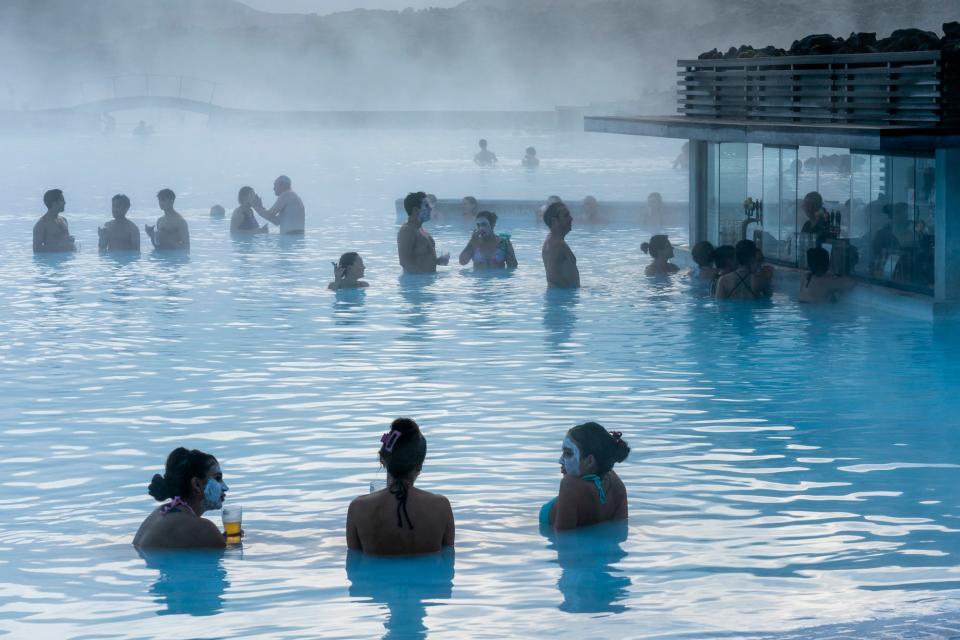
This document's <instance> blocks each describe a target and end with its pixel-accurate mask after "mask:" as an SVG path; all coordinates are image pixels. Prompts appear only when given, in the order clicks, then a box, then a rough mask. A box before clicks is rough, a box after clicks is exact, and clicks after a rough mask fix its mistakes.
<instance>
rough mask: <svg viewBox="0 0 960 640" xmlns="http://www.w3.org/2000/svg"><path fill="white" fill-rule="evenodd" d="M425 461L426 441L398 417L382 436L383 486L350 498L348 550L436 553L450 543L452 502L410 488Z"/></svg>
mask: <svg viewBox="0 0 960 640" xmlns="http://www.w3.org/2000/svg"><path fill="white" fill-rule="evenodd" d="M426 457H427V439H426V438H425V437H424V436H423V434H422V433H420V427H419V426H418V425H417V423H416V422H414V421H413V420H411V419H410V418H397V419H396V420H394V421H393V424H391V425H390V431H389V432H388V433H385V434H383V436H381V438H380V464H381V465H383V467H384V468H385V469H386V470H387V486H386V488H384V489H381V490H379V491H373V488H372V486H371V493H370V494H369V495H365V496H360V497H358V498H354V500H353V502H351V503H350V508H349V510H348V511H347V547H348V548H349V549H352V550H356V551H364V552H366V553H371V554H376V555H412V554H420V553H436V552H437V551H440V550H441V549H442V548H443V547H445V546H450V545H452V544H453V536H454V524H453V510H452V509H451V508H450V501H449V500H447V499H446V498H445V497H444V496H442V495H439V494H436V493H430V492H428V491H423V490H422V489H417V488H415V487H414V486H413V483H414V482H416V480H417V477H418V476H419V475H420V471H421V470H422V469H423V461H424V459H425V458H426Z"/></svg>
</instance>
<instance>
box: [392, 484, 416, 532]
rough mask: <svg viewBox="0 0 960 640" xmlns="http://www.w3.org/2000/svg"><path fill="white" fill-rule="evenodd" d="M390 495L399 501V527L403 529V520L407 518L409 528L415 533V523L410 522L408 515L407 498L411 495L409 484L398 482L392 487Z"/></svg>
mask: <svg viewBox="0 0 960 640" xmlns="http://www.w3.org/2000/svg"><path fill="white" fill-rule="evenodd" d="M390 493H392V494H393V497H395V498H396V499H397V526H398V527H400V528H401V529H403V518H406V519H407V526H408V527H410V530H411V531H413V523H412V522H410V514H409V513H407V498H408V497H409V495H410V492H409V490H408V489H407V484H406V483H405V482H403V481H402V480H398V481H397V482H395V483H393V486H392V487H390ZM401 514H402V515H401Z"/></svg>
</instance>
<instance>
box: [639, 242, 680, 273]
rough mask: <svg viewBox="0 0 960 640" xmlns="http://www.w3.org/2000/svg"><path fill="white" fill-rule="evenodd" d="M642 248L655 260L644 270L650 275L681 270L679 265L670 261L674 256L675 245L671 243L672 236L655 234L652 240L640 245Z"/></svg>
mask: <svg viewBox="0 0 960 640" xmlns="http://www.w3.org/2000/svg"><path fill="white" fill-rule="evenodd" d="M640 250H641V251H643V252H644V253H646V254H649V255H650V257H651V258H653V262H651V263H650V264H648V265H647V268H646V270H645V271H644V273H646V274H647V275H648V276H664V275H668V274H671V273H676V272H677V271H679V270H680V268H679V267H677V265H675V264H673V263H672V262H670V258H672V257H673V245H672V244H670V238H668V237H667V236H665V235H655V236H653V237H652V238H650V242H644V243H643V244H641V245H640Z"/></svg>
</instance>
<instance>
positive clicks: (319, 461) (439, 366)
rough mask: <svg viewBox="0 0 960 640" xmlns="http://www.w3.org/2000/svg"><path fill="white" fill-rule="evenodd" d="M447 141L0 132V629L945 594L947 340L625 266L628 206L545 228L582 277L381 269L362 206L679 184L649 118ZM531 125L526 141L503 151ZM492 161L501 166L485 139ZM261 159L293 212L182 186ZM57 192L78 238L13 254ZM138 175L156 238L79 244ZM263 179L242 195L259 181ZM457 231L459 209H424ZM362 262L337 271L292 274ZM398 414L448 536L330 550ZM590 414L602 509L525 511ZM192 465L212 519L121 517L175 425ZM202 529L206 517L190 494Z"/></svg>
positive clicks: (141, 503) (501, 620)
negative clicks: (559, 526)
mask: <svg viewBox="0 0 960 640" xmlns="http://www.w3.org/2000/svg"><path fill="white" fill-rule="evenodd" d="M484 133H486V135H487V137H488V138H490V139H491V148H492V149H493V150H494V151H495V152H497V153H498V154H500V155H501V158H502V159H504V161H505V162H504V165H505V166H503V167H501V168H499V169H496V170H492V171H482V170H479V169H477V168H476V167H474V166H473V165H472V163H471V162H470V158H471V157H472V153H473V152H474V149H473V147H474V145H475V140H476V138H477V137H479V134H478V133H476V132H452V133H451V132H417V133H398V132H382V133H359V134H357V133H318V134H303V135H295V134H276V135H272V136H271V135H266V134H249V135H243V136H239V135H227V134H217V135H212V134H208V133H206V132H202V131H199V132H195V133H191V134H190V135H169V136H168V135H158V136H156V137H154V138H153V139H151V140H148V141H147V142H146V143H144V144H141V143H138V142H136V141H134V140H128V139H126V138H118V139H116V140H105V139H102V138H99V137H79V136H60V137H53V136H51V137H48V138H25V137H12V138H7V139H5V140H4V143H5V149H6V150H7V151H6V152H5V159H4V160H3V161H2V162H3V165H2V168H3V171H0V193H2V194H3V198H2V199H0V202H2V204H0V222H2V225H0V229H2V230H3V236H2V237H0V269H2V272H3V274H4V275H3V278H2V279H0V309H2V314H0V452H2V456H0V635H3V634H8V635H10V636H11V637H30V638H47V637H49V638H66V637H84V638H106V637H110V638H142V637H163V638H169V637H251V636H264V637H277V638H285V637H290V638H293V637H319V636H324V637H342V638H355V637H378V636H380V635H386V636H387V637H392V638H407V637H423V636H426V637H431V638H453V637H466V636H469V637H477V638H502V637H524V636H526V637H530V636H546V635H559V634H563V635H564V636H567V637H664V636H670V637H676V636H693V637H708V638H709V637H716V636H718V635H720V634H721V633H729V634H731V635H733V636H746V635H750V634H753V633H761V632H771V631H778V630H785V629H797V628H803V627H814V626H818V625H823V624H828V623H835V622H855V621H858V620H864V619H868V618H873V617H885V616H890V617H894V616H903V615H906V614H917V615H923V614H926V613H937V612H943V611H951V610H952V608H953V607H954V605H953V604H952V602H953V601H954V599H955V598H956V597H957V595H958V592H960V571H958V569H957V553H958V552H960V537H958V528H960V519H958V516H960V490H958V487H960V483H958V480H960V465H958V463H960V456H958V454H960V437H958V435H957V433H956V431H955V426H954V425H955V415H956V413H957V408H958V405H960V400H958V399H957V395H956V393H955V389H956V388H957V380H958V376H960V367H958V364H957V362H958V354H960V342H958V338H957V333H956V331H955V330H954V329H953V328H952V327H949V326H944V325H933V324H930V323H924V322H919V321H912V320H904V319H899V318H895V317H890V316H886V315H881V314H879V313H874V312H873V311H872V310H870V309H864V308H858V307H852V306H845V305H840V306H837V307H829V308H827V307H824V308H819V307H801V306H798V305H797V304H796V303H794V302H793V301H792V299H791V298H790V297H789V296H787V295H783V294H778V295H777V296H775V298H774V300H773V302H772V303H771V304H768V305H763V306H746V305H735V306H727V307H718V306H717V305H716V304H715V303H713V302H712V301H709V300H705V299H703V298H702V297H698V296H697V295H695V293H694V292H691V290H690V289H689V286H688V285H687V283H686V282H685V281H684V280H683V279H682V278H679V277H678V278H674V279H672V280H670V279H663V280H660V279H649V278H646V277H644V276H643V268H644V266H645V264H646V262H645V260H646V258H645V257H644V256H642V254H641V253H640V252H639V249H638V247H639V244H640V242H641V240H643V239H645V237H644V234H643V233H642V232H641V231H640V230H636V232H632V231H629V230H628V231H625V230H623V229H619V230H603V229H599V230H598V229H593V230H586V229H580V228H575V229H574V231H573V233H572V234H571V236H570V237H569V241H570V244H571V246H572V247H573V249H574V251H575V252H576V253H577V255H578V256H579V259H580V266H581V270H582V277H583V283H584V288H583V289H582V290H581V291H579V292H547V291H546V290H545V287H544V278H543V270H542V266H541V264H540V261H539V251H540V244H541V242H542V239H543V235H544V229H541V228H535V227H533V226H530V227H526V226H517V227H515V228H511V229H508V228H503V229H498V230H501V231H510V232H512V234H513V241H514V244H515V246H516V249H517V254H518V257H519V260H520V268H519V269H518V270H517V271H515V272H513V273H511V274H508V275H495V274H474V273H472V272H471V271H469V270H465V269H461V268H460V267H451V268H448V269H443V270H442V273H440V274H438V275H437V276H435V277H427V276H420V277H409V278H400V277H398V268H397V265H396V255H395V233H396V227H395V225H394V210H393V200H394V198H396V197H398V196H402V195H404V194H405V193H406V192H407V191H409V190H411V189H425V190H427V191H432V192H434V193H436V194H438V195H439V196H440V197H441V198H444V197H460V196H462V195H465V194H467V193H472V194H473V195H476V196H478V197H481V198H482V197H490V198H492V197H517V198H542V197H544V196H546V195H549V194H550V193H555V192H556V193H559V194H560V195H561V196H563V197H565V198H569V199H573V198H582V197H583V195H585V194H586V193H588V192H589V193H593V194H594V195H596V196H597V197H598V198H601V199H603V198H608V199H620V200H630V199H635V200H644V199H645V198H646V194H647V193H648V192H649V191H651V190H659V191H661V192H663V193H664V196H665V198H667V199H671V198H672V199H676V198H679V197H683V196H684V195H685V193H686V179H685V176H684V175H683V174H675V173H673V172H672V171H671V170H670V164H671V162H672V160H673V157H674V156H675V154H676V151H677V145H676V144H674V143H656V142H651V141H647V140H643V139H634V138H626V137H624V138H620V137H615V136H603V135H599V134H597V135H585V134H579V135H578V134H557V135H540V136H532V135H525V134H523V133H522V132H517V133H510V134H500V135H498V136H494V135H493V134H491V133H490V132H484ZM528 144H534V145H535V146H537V148H538V151H539V152H540V155H541V156H542V158H543V163H544V164H543V167H542V168H541V170H540V171H539V172H537V173H533V174H531V173H526V172H523V171H520V170H519V169H518V168H517V165H518V164H519V157H520V154H521V153H522V149H523V147H525V146H527V145H528ZM507 161H509V162H507ZM279 173H288V174H290V175H291V177H292V178H293V180H294V188H295V189H296V190H297V191H298V192H299V193H300V195H301V196H302V197H303V199H304V201H305V202H306V203H307V208H308V228H309V232H308V234H307V236H306V237H305V238H303V239H299V240H286V241H281V240H280V239H278V238H277V237H275V236H270V237H261V238H255V239H252V240H247V241H232V240H231V239H230V238H229V236H228V234H227V233H226V230H227V223H226V222H225V221H212V220H210V219H208V218H207V213H206V212H207V209H208V208H209V206H210V205H211V204H214V203H215V202H220V203H223V204H225V205H230V204H232V201H233V198H234V194H235V192H236V189H237V188H238V187H239V186H241V185H242V184H245V183H250V184H252V185H253V186H254V187H255V188H257V189H258V190H259V191H260V192H261V193H262V194H265V196H266V195H268V194H269V187H270V184H271V183H272V179H273V177H274V176H275V175H277V174H279ZM50 186H60V187H61V188H63V189H64V190H65V192H66V199H67V203H68V204H67V211H66V213H65V215H66V216H67V217H68V219H69V220H70V223H71V228H72V229H73V231H74V233H75V235H76V236H77V237H78V238H79V239H80V240H81V242H82V244H83V247H82V251H81V252H80V253H79V254H77V255H75V256H69V257H44V258H34V257H33V256H32V255H31V253H30V247H29V238H30V228H31V226H32V224H33V222H34V220H35V219H36V217H37V216H38V215H39V213H40V208H39V204H38V200H39V198H40V195H41V194H42V192H43V190H44V189H46V188H49V187H50ZM167 186H170V187H172V188H174V189H175V190H176V191H177V192H178V193H179V194H180V195H179V198H178V201H177V204H178V206H179V207H180V209H181V210H182V211H183V212H184V213H185V215H186V216H187V218H188V220H189V222H190V226H191V234H192V238H193V243H192V244H193V252H192V254H191V255H190V256H189V257H182V256H181V257H177V256H169V255H168V256H159V255H153V254H150V253H144V254H143V255H142V256H141V257H139V258H129V257H126V258H118V257H100V256H98V255H97V253H96V251H95V250H93V248H94V242H95V239H96V231H95V229H96V226H97V224H99V223H102V222H103V221H104V220H106V219H107V218H108V217H109V198H110V196H112V195H113V193H115V192H118V191H125V192H126V193H128V194H129V195H130V196H131V198H132V199H133V203H134V205H133V210H132V212H131V214H130V217H131V219H133V220H135V221H136V222H138V223H140V224H142V223H143V222H147V221H151V220H152V219H153V218H155V216H156V215H157V211H156V206H155V200H154V199H153V194H154V193H155V192H156V191H157V190H158V189H159V188H161V187H167ZM265 199H268V198H266V197H265ZM433 232H434V235H435V236H436V238H437V243H438V245H439V246H440V248H441V249H446V250H449V251H451V252H453V253H457V252H458V251H459V250H460V248H462V246H463V244H464V243H465V242H466V239H467V237H468V235H469V234H468V231H467V230H466V229H463V228H457V227H438V228H435V229H434V230H433ZM349 249H353V250H358V251H360V252H361V254H362V255H363V257H364V260H365V262H366V264H367V265H368V269H367V279H368V280H369V281H370V283H371V287H370V288H369V290H367V291H362V292H347V293H340V294H334V293H331V292H328V291H327V290H326V285H327V282H328V281H329V279H330V275H331V274H330V270H331V269H330V266H329V261H330V260H331V259H334V258H336V257H337V256H338V255H339V254H340V253H341V252H342V251H345V250H349ZM399 415H410V416H413V417H415V418H416V419H417V420H418V421H419V422H420V424H421V426H422V428H423V430H424V432H425V433H426V435H427V437H428V440H429V455H428V459H427V463H426V465H425V467H424V472H423V475H422V476H421V480H420V481H419V484H420V485H421V486H423V487H424V488H426V489H429V490H434V491H440V492H442V493H444V494H446V495H447V496H448V497H449V498H450V500H451V502H452V504H453V507H454V513H455V516H456V521H457V544H456V551H455V554H454V553H452V552H451V553H448V554H444V555H440V556H435V557H430V558H416V559H403V560H396V559H393V560H390V559H378V558H369V557H363V556H362V555H361V556H355V555H351V556H350V557H348V554H347V552H346V546H345V542H344V535H343V525H344V517H345V514H346V508H347V505H348V504H349V501H350V500H351V499H352V498H353V497H354V496H356V495H359V494H361V493H364V492H366V491H367V487H368V485H369V482H370V481H371V480H376V479H380V478H382V477H383V475H382V472H378V465H377V463H376V452H377V448H378V446H379V437H380V434H381V433H382V432H383V431H384V430H385V428H386V426H387V425H388V424H389V421H390V420H391V419H392V418H394V417H396V416H399ZM585 420H597V421H599V422H601V423H603V424H604V425H606V426H607V427H609V428H611V429H617V430H620V431H623V433H624V439H626V440H627V441H628V442H629V444H630V446H631V447H632V449H633V451H632V453H631V455H630V457H629V459H628V460H627V461H626V462H625V463H623V464H622V465H619V467H618V473H620V475H621V477H622V478H623V480H624V482H625V484H626V486H627V488H628V492H629V498H630V521H629V524H628V525H627V526H624V527H619V526H601V527H596V528H592V529H589V530H584V531H580V532H576V533H573V534H567V535H561V536H559V537H556V536H551V535H543V534H542V533H541V532H540V531H539V529H538V525H537V521H536V518H537V510H538V508H539V506H540V505H541V504H542V503H543V502H544V501H546V500H547V499H548V498H550V497H551V496H552V495H555V492H556V489H557V485H558V482H559V478H560V476H559V467H558V465H557V463H556V460H557V457H558V454H559V448H560V441H561V439H562V436H563V433H564V432H565V431H566V430H567V429H568V428H569V427H571V426H573V425H574V424H576V423H578V422H582V421H585ZM179 445H184V446H190V447H199V448H201V449H205V450H208V451H210V452H212V453H214V454H215V455H216V456H217V457H218V458H219V460H220V462H221V464H222V466H223V470H224V474H225V477H226V480H227V482H228V483H229V484H230V488H231V489H230V495H229V498H228V500H230V501H232V502H235V503H239V504H242V505H243V507H244V522H243V526H244V529H245V531H246V534H247V537H246V542H245V544H244V546H243V548H242V549H239V548H233V549H230V550H228V551H226V552H225V553H223V554H211V553H189V554H188V553H173V554H153V555H150V556H148V557H141V556H140V555H138V554H137V552H136V551H135V550H134V549H133V548H132V546H131V545H130V540H131V539H132V536H133V533H134V532H135V530H136V528H137V526H138V525H139V523H140V521H141V520H142V519H143V517H144V516H145V515H146V514H147V513H148V512H149V511H150V509H151V508H152V507H153V506H154V503H153V502H152V500H151V499H150V498H149V496H147V494H146V486H147V483H148V482H149V480H150V477H151V476H152V474H153V473H155V472H157V471H159V470H160V469H161V467H162V464H163V461H164V459H165V457H166V455H167V453H168V452H169V451H170V450H171V449H172V448H174V447H175V446H179ZM211 517H212V519H213V520H214V521H215V522H217V523H218V524H219V517H218V516H217V514H211Z"/></svg>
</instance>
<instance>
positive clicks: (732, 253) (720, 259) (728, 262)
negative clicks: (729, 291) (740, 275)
mask: <svg viewBox="0 0 960 640" xmlns="http://www.w3.org/2000/svg"><path fill="white" fill-rule="evenodd" d="M713 263H714V265H716V267H715V272H714V274H713V280H712V281H711V282H710V295H711V296H713V297H717V283H718V282H720V278H721V276H725V275H727V274H728V273H733V272H734V271H736V270H737V250H736V249H735V248H734V246H733V245H730V244H722V245H720V246H719V247H717V249H716V251H714V252H713Z"/></svg>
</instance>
